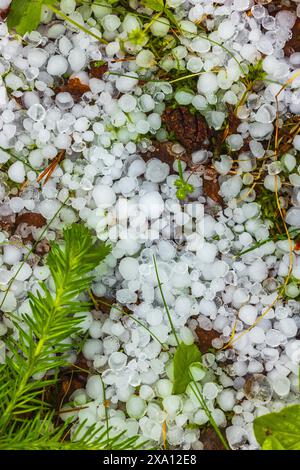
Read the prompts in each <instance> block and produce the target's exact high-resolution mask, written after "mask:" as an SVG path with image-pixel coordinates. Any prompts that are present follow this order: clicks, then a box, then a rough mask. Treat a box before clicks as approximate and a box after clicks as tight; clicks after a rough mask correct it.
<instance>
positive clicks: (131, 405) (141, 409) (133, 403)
mask: <svg viewBox="0 0 300 470" xmlns="http://www.w3.org/2000/svg"><path fill="white" fill-rule="evenodd" d="M126 411H127V413H128V415H129V416H130V417H131V418H135V419H140V418H142V416H144V414H145V412H146V402H145V400H143V399H142V398H141V397H137V396H135V395H131V397H130V398H129V400H128V401H127V403H126Z"/></svg>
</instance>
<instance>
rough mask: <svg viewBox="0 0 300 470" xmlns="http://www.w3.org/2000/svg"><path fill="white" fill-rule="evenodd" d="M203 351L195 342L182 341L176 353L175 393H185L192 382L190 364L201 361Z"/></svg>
mask: <svg viewBox="0 0 300 470" xmlns="http://www.w3.org/2000/svg"><path fill="white" fill-rule="evenodd" d="M200 360H201V352H200V351H199V349H198V347H197V346H196V345H195V344H189V345H187V344H184V343H180V345H179V346H178V348H177V349H176V352H175V354H174V384H173V393H174V394H175V395H176V394H178V393H184V392H185V390H186V387H187V386H188V384H189V383H190V382H191V380H192V379H191V376H190V370H189V369H190V365H191V364H193V363H194V362H200Z"/></svg>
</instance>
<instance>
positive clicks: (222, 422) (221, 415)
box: [211, 409, 227, 428]
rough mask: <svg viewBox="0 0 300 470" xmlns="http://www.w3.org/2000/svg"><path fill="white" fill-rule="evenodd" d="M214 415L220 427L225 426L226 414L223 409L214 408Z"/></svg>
mask: <svg viewBox="0 0 300 470" xmlns="http://www.w3.org/2000/svg"><path fill="white" fill-rule="evenodd" d="M211 414H212V417H213V419H214V421H215V423H216V425H217V426H218V427H222V428H223V427H225V426H226V424H227V420H226V415H225V413H224V412H223V411H222V410H219V409H216V410H212V413H211Z"/></svg>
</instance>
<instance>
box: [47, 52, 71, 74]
mask: <svg viewBox="0 0 300 470" xmlns="http://www.w3.org/2000/svg"><path fill="white" fill-rule="evenodd" d="M67 70H68V61H67V59H66V58H65V57H63V56H62V55H53V56H51V57H50V59H49V61H48V64H47V72H48V73H49V75H57V76H61V75H63V74H64V73H66V71H67Z"/></svg>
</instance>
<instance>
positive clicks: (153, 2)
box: [142, 0, 165, 11]
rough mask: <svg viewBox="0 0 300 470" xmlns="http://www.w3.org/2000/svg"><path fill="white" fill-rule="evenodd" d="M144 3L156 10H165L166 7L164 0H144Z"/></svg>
mask: <svg viewBox="0 0 300 470" xmlns="http://www.w3.org/2000/svg"><path fill="white" fill-rule="evenodd" d="M142 4H143V5H144V6H145V7H147V8H151V10H154V11H164V9H165V2H164V0H142Z"/></svg>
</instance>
